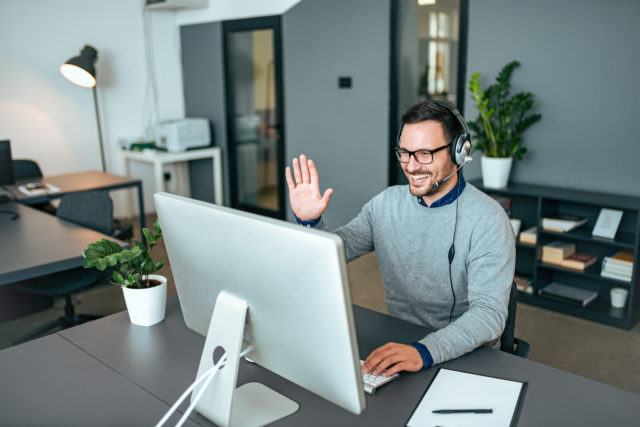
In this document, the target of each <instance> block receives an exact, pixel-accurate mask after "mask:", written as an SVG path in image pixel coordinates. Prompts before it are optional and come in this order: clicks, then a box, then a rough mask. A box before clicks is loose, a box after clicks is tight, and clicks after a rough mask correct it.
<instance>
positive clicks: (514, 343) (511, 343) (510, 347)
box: [500, 282, 531, 359]
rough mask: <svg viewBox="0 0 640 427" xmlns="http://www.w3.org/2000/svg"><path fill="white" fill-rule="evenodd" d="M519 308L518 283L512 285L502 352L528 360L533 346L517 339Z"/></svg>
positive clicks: (501, 342) (502, 340) (501, 347)
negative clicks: (517, 313)
mask: <svg viewBox="0 0 640 427" xmlns="http://www.w3.org/2000/svg"><path fill="white" fill-rule="evenodd" d="M517 306H518V288H517V287H516V282H513V283H512V284H511V293H510V294H509V308H508V314H507V321H506V323H505V326H504V332H503V333H502V337H500V350H502V351H504V352H506V353H510V354H514V355H516V356H520V357H522V358H525V359H526V358H527V356H528V355H529V350H530V349H531V346H530V345H529V343H528V342H526V341H525V340H523V339H521V338H516V337H515V336H514V335H515V329H516V308H517Z"/></svg>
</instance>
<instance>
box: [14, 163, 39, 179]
mask: <svg viewBox="0 0 640 427" xmlns="http://www.w3.org/2000/svg"><path fill="white" fill-rule="evenodd" d="M13 175H14V177H15V179H16V181H19V180H21V179H30V178H42V171H41V170H40V166H38V164H37V163H36V162H34V161H33V160H14V161H13Z"/></svg>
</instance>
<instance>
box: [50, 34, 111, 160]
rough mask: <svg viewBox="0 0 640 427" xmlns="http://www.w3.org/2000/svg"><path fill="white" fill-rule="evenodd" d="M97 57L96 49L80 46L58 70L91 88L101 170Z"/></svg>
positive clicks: (101, 151) (75, 82) (72, 80)
mask: <svg viewBox="0 0 640 427" xmlns="http://www.w3.org/2000/svg"><path fill="white" fill-rule="evenodd" d="M97 59H98V51H97V50H96V49H95V48H94V47H93V46H89V45H85V46H84V47H83V48H82V52H80V55H78V56H74V57H73V58H70V59H69V60H68V61H67V62H65V63H64V64H62V65H61V66H60V72H61V73H62V75H63V76H65V77H66V78H67V80H69V81H70V82H71V83H74V84H77V85H78V86H82V87H90V88H92V89H93V103H94V105H95V108H96V121H97V122H98V140H99V141H100V159H101V160H102V172H106V171H107V168H106V165H105V162H104V144H103V142H102V128H101V126H100V113H99V111H98V94H97V92H96V68H95V65H94V64H95V62H96V60H97Z"/></svg>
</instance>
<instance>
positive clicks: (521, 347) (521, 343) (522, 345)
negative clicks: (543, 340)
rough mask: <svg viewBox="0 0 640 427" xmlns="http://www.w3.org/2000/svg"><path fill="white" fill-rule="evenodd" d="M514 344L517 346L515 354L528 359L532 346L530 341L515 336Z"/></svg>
mask: <svg viewBox="0 0 640 427" xmlns="http://www.w3.org/2000/svg"><path fill="white" fill-rule="evenodd" d="M513 344H514V347H515V350H514V351H513V354H515V355H516V356H519V357H522V358H523V359H526V358H527V356H528V355H529V350H531V346H530V345H529V343H528V342H526V341H525V340H523V339H520V338H514V339H513Z"/></svg>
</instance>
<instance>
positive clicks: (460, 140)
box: [396, 99, 472, 323]
mask: <svg viewBox="0 0 640 427" xmlns="http://www.w3.org/2000/svg"><path fill="white" fill-rule="evenodd" d="M427 102H432V103H434V104H437V105H439V106H441V107H443V108H446V109H447V110H449V112H451V114H453V115H454V116H455V117H456V119H457V120H458V123H459V124H460V126H462V129H463V130H464V132H463V133H462V134H460V135H457V136H454V137H453V138H452V139H451V148H450V149H449V155H450V156H451V161H452V162H453V163H454V164H455V165H456V166H457V168H456V170H454V171H453V172H452V173H450V174H449V175H447V176H446V177H444V178H443V179H441V180H440V181H438V182H436V183H434V184H433V185H432V186H431V188H432V189H434V188H438V187H440V185H442V184H443V183H444V182H445V181H446V180H448V179H449V178H451V177H452V176H453V175H455V174H456V173H457V172H458V171H459V170H460V169H461V168H462V167H463V166H464V165H465V164H467V163H470V162H471V160H472V159H471V157H470V156H469V153H470V152H471V132H469V127H468V126H467V123H466V122H465V121H464V119H463V118H462V115H461V114H460V112H459V111H458V110H457V109H456V108H455V107H454V106H453V105H451V104H449V103H448V102H444V101H439V100H435V99H432V100H429V101H427ZM403 128H404V123H403V124H401V125H400V131H399V132H398V139H397V144H396V145H397V146H398V147H399V146H400V137H401V136H402V129H403ZM457 187H458V192H457V196H456V220H455V224H454V226H453V238H452V239H451V246H450V247H449V252H448V254H447V258H448V261H449V285H450V286H451V294H452V295H453V303H452V304H451V311H450V312H449V323H451V320H452V318H453V309H454V308H455V306H456V293H455V291H454V289H453V277H452V273H451V264H452V263H453V258H454V257H455V255H456V248H455V240H456V231H457V229H458V203H459V201H458V199H459V198H460V185H458V186H457Z"/></svg>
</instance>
